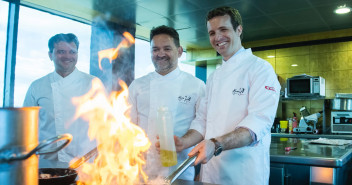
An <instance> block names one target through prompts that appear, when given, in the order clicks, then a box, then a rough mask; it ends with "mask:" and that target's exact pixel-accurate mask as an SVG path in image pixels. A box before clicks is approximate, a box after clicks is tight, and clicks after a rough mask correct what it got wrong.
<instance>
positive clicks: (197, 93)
mask: <svg viewBox="0 0 352 185" xmlns="http://www.w3.org/2000/svg"><path fill="white" fill-rule="evenodd" d="M204 93H205V84H204V82H203V81H201V80H199V79H198V78H196V77H194V76H192V75H190V74H188V73H185V72H183V71H180V69H179V68H176V69H175V70H174V71H172V72H170V73H169V74H167V75H165V76H162V75H160V74H158V73H157V72H152V73H149V74H148V75H146V76H143V77H141V78H139V79H136V80H134V81H133V82H132V83H131V85H130V86H129V101H130V103H131V104H132V107H131V110H130V113H131V120H132V122H133V123H136V124H138V125H139V126H140V127H141V128H142V129H143V130H144V131H146V134H147V136H148V138H149V140H150V141H151V143H152V145H151V147H150V148H149V150H148V152H147V157H146V159H147V164H146V167H145V171H146V173H147V175H148V176H150V177H151V178H154V177H156V176H161V177H166V176H167V175H169V174H170V173H171V172H173V171H174V170H175V169H176V168H177V167H178V166H179V165H180V164H181V163H182V162H183V161H184V160H186V159H187V158H188V155H187V154H188V153H189V152H190V150H191V148H189V149H186V150H184V151H182V152H179V153H177V162H178V164H177V165H175V166H172V167H162V166H161V162H160V155H159V154H158V152H157V150H156V148H155V142H156V141H157V139H156V135H157V125H156V118H157V110H158V108H159V107H160V106H166V107H168V109H169V111H170V112H171V113H172V117H173V123H174V135H176V136H178V137H181V136H183V135H184V134H185V133H186V132H187V131H188V129H189V127H190V124H191V122H192V120H193V119H194V118H195V112H196V108H197V107H198V105H199V101H200V98H201V97H202V96H203V95H204ZM179 178H181V179H185V180H193V179H194V167H190V168H188V169H187V170H186V171H185V172H184V173H183V174H182V175H181V176H180V177H179Z"/></svg>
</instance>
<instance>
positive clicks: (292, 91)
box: [286, 75, 325, 97]
mask: <svg viewBox="0 0 352 185" xmlns="http://www.w3.org/2000/svg"><path fill="white" fill-rule="evenodd" d="M286 84H287V96H288V97H322V96H325V79H324V78H323V77H320V76H309V75H299V76H294V77H292V78H288V79H287V82H286Z"/></svg>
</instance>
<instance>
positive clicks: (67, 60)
mask: <svg viewBox="0 0 352 185" xmlns="http://www.w3.org/2000/svg"><path fill="white" fill-rule="evenodd" d="M77 53H78V51H77V46H76V44H75V43H74V42H70V43H68V42H64V41H60V42H58V43H56V44H54V50H53V52H52V53H51V52H50V51H49V58H50V60H52V61H53V62H54V65H55V71H56V72H57V73H58V74H60V75H61V76H63V77H65V76H67V75H69V74H71V73H72V72H73V70H74V69H75V66H76V64H77V58H78V56H77V55H78V54H77Z"/></svg>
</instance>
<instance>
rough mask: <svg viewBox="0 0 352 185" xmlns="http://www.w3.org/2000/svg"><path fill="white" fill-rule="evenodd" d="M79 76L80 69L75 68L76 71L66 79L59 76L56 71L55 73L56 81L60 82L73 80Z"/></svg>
mask: <svg viewBox="0 0 352 185" xmlns="http://www.w3.org/2000/svg"><path fill="white" fill-rule="evenodd" d="M77 74H78V69H77V68H75V70H73V71H72V73H71V74H69V75H68V76H66V77H65V78H64V77H62V76H61V75H59V74H58V73H57V72H56V71H54V81H55V82H57V81H60V80H65V81H66V80H71V79H72V78H74V77H75V76H77Z"/></svg>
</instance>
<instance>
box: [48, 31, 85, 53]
mask: <svg viewBox="0 0 352 185" xmlns="http://www.w3.org/2000/svg"><path fill="white" fill-rule="evenodd" d="M61 41H64V42H67V43H71V42H74V43H75V44H76V46H77V50H78V46H79V41H78V38H77V37H76V35H75V34H73V33H67V34H64V33H59V34H56V35H54V36H52V37H51V38H50V39H49V42H48V46H49V52H51V53H52V52H53V50H54V44H57V43H59V42H61Z"/></svg>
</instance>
